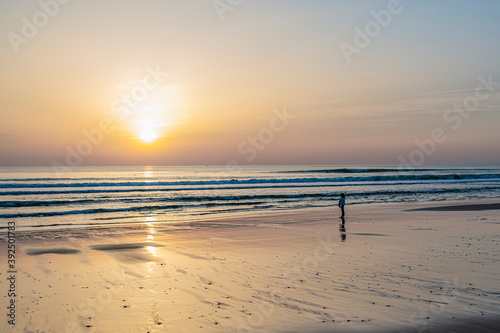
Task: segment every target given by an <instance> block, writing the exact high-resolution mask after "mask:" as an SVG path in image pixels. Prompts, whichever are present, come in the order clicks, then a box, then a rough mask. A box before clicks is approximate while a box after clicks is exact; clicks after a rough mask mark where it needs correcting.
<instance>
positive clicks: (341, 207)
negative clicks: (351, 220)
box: [340, 206, 345, 216]
mask: <svg viewBox="0 0 500 333" xmlns="http://www.w3.org/2000/svg"><path fill="white" fill-rule="evenodd" d="M340 209H341V210H342V216H344V215H345V214H344V206H340Z"/></svg>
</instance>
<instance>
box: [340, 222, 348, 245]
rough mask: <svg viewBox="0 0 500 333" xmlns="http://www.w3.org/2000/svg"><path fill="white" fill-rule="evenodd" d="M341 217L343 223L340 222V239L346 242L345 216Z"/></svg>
mask: <svg viewBox="0 0 500 333" xmlns="http://www.w3.org/2000/svg"><path fill="white" fill-rule="evenodd" d="M341 219H342V223H341V224H339V231H340V241H341V242H345V240H346V238H347V235H346V231H345V218H344V217H341Z"/></svg>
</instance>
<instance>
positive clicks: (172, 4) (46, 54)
mask: <svg viewBox="0 0 500 333" xmlns="http://www.w3.org/2000/svg"><path fill="white" fill-rule="evenodd" d="M499 12H500V2H499V1H495V0H490V1H488V0H478V1H464V0H432V1H431V0H418V1H417V0H413V1H411V0H400V1H397V0H390V1H375V0H373V1H368V0H367V1H363V0H359V1H352V0H337V1H333V0H332V1H327V0H307V1H306V0H273V1H269V0H199V1H194V0H193V1H190V0H183V1H173V0H140V1H139V0H107V1H102V0H101V1H97V0H85V1H82V0H41V1H18V0H0V36H2V38H1V39H0V73H1V75H0V112H1V121H0V166H51V165H52V166H60V167H65V166H67V167H73V166H77V165H207V164H209V165H216V164H217V165H226V164H303V165H312V164H335V165H341V164H344V165H354V164H369V165H376V164H377V165H389V164H401V163H405V164H408V165H411V166H418V165H423V164H455V163H461V164H469V163H485V164H488V163H500V154H499V152H500V150H499V148H498V147H499V146H500V131H499V125H500V85H499V84H498V83H497V82H500V66H499V59H500V43H498V36H500V23H499V21H498V13H499Z"/></svg>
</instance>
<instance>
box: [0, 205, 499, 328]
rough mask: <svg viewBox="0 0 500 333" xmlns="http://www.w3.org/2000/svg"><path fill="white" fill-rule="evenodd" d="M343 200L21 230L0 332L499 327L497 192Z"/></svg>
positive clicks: (4, 237) (5, 287) (4, 238)
mask: <svg viewBox="0 0 500 333" xmlns="http://www.w3.org/2000/svg"><path fill="white" fill-rule="evenodd" d="M467 205H470V206H467ZM477 205H480V206H477ZM442 206H446V207H447V208H442V209H440V208H437V207H442ZM451 207H455V209H453V208H451ZM336 208H337V207H332V208H330V209H325V208H311V209H304V210H298V211H288V212H283V213H272V214H258V215H246V216H245V215H242V216H238V217H231V218H227V219H205V220H199V221H190V222H186V223H184V224H179V225H178V226H177V227H176V228H172V226H166V225H163V224H162V223H154V222H152V223H144V224H141V225H134V226H129V227H127V226H112V227H100V228H79V229H76V228H75V229H68V230H65V229H58V230H53V231H48V230H43V231H23V232H18V233H16V235H15V238H16V239H15V245H16V249H17V251H16V259H15V260H16V267H15V268H16V273H15V289H16V296H15V297H14V299H15V302H16V303H15V326H14V325H9V323H8V320H6V319H4V320H3V321H2V323H1V325H0V327H1V331H2V332H457V331H463V332H467V331H471V330H474V331H476V332H494V331H498V323H499V320H500V310H499V309H500V307H499V305H500V287H499V285H500V284H499V280H500V279H499V278H498V271H499V265H498V261H499V259H500V250H499V249H500V248H499V246H498V243H499V241H500V233H499V224H500V214H499V211H498V208H499V207H498V200H495V199H487V200H473V201H457V202H446V203H444V202H435V203H414V204H408V203H406V204H378V205H355V206H347V209H346V214H347V217H346V219H345V224H344V225H343V226H342V224H341V219H339V218H338V216H339V211H338V208H337V209H336ZM6 245H7V234H6V232H5V233H2V243H1V247H2V249H3V250H2V251H1V262H2V265H4V266H3V267H2V272H4V271H6V270H5V269H4V268H5V267H6V266H5V265H6V264H5V263H6V262H7V258H6V257H7V246H6ZM6 274H7V273H5V275H6ZM2 275H3V276H5V275H4V273H2ZM8 288H9V283H6V279H5V278H3V279H2V284H1V289H2V290H1V295H2V308H3V309H4V310H3V312H4V318H6V317H7V316H5V312H6V310H5V309H6V307H7V306H8V305H9V303H8V302H9V297H8V296H7V295H8Z"/></svg>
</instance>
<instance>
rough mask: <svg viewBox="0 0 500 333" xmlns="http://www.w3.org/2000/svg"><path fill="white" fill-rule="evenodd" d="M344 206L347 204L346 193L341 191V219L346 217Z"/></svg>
mask: <svg viewBox="0 0 500 333" xmlns="http://www.w3.org/2000/svg"><path fill="white" fill-rule="evenodd" d="M344 206H345V195H344V193H340V200H339V207H340V209H341V210H342V216H341V217H340V218H341V219H342V218H344V216H345V213H344Z"/></svg>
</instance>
